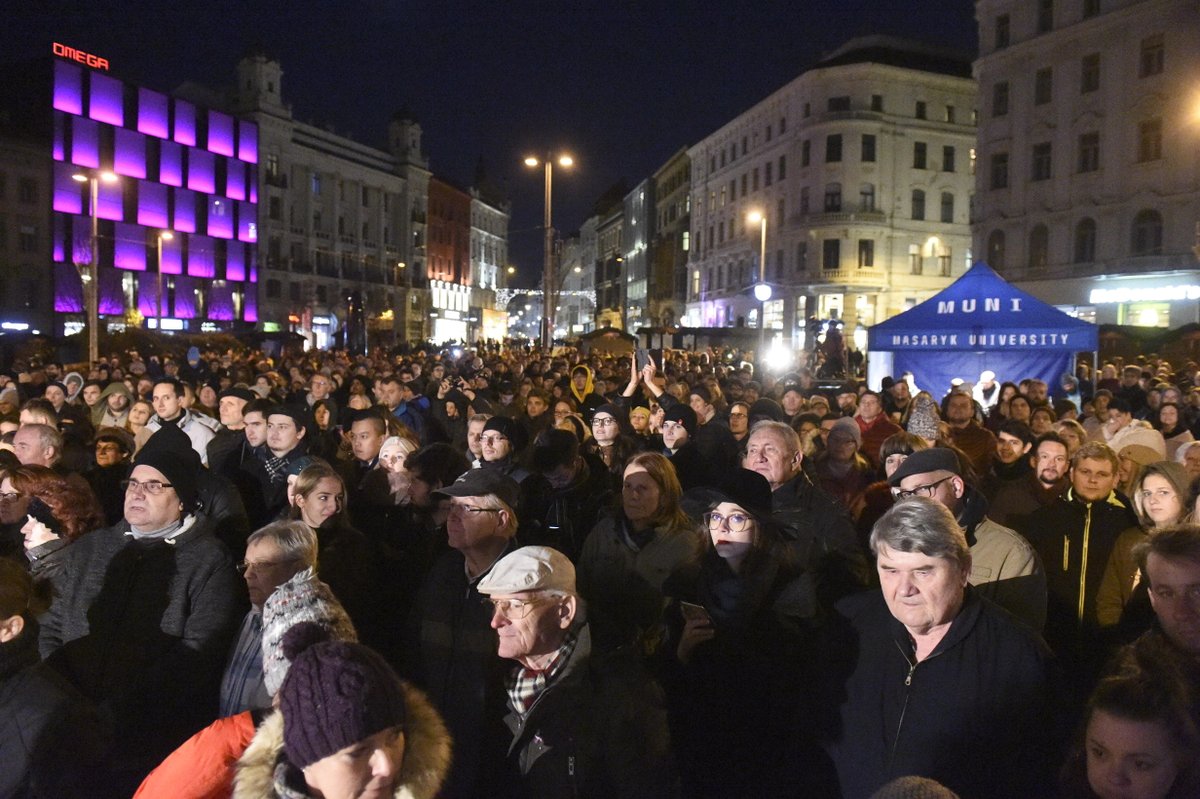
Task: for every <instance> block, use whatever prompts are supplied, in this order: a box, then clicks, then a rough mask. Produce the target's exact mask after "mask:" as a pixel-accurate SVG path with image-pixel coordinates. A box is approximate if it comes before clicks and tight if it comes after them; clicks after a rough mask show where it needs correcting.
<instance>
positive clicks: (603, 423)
mask: <svg viewBox="0 0 1200 799" xmlns="http://www.w3.org/2000/svg"><path fill="white" fill-rule="evenodd" d="M616 424H617V420H616V419H614V418H612V417H611V416H597V417H595V418H594V419H592V427H615V426H616Z"/></svg>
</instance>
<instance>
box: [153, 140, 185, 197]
mask: <svg viewBox="0 0 1200 799" xmlns="http://www.w3.org/2000/svg"><path fill="white" fill-rule="evenodd" d="M158 182H159V183H165V184H167V185H168V186H182V185H183V148H182V147H180V146H179V145H178V144H175V143H174V142H169V141H165V142H163V143H162V155H161V156H160V158H159V166H158Z"/></svg>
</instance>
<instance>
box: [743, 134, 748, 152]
mask: <svg viewBox="0 0 1200 799" xmlns="http://www.w3.org/2000/svg"><path fill="white" fill-rule="evenodd" d="M747 141H748V139H747V138H746V137H745V136H743V137H742V155H745V154H746V145H747Z"/></svg>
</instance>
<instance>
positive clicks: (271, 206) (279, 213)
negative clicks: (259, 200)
mask: <svg viewBox="0 0 1200 799" xmlns="http://www.w3.org/2000/svg"><path fill="white" fill-rule="evenodd" d="M267 217H268V218H270V219H277V220H282V219H283V200H282V199H281V198H279V197H271V198H270V199H268V200H267Z"/></svg>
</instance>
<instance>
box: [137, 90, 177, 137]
mask: <svg viewBox="0 0 1200 799" xmlns="http://www.w3.org/2000/svg"><path fill="white" fill-rule="evenodd" d="M168 102H169V101H168V100H167V96H166V95H165V94H159V93H158V92H152V91H150V90H149V89H138V122H137V129H138V132H139V133H145V134H146V135H147V136H154V137H155V138H157V139H169V138H171V131H170V129H169V124H168V118H169V117H168V113H167V109H168Z"/></svg>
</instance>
